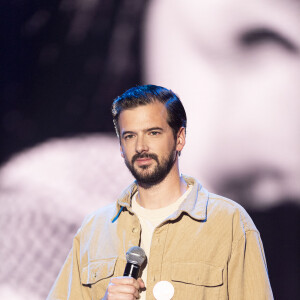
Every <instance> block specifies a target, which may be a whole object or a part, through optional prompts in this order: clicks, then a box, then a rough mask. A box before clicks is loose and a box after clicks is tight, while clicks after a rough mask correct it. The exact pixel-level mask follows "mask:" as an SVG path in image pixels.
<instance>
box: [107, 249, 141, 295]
mask: <svg viewBox="0 0 300 300" xmlns="http://www.w3.org/2000/svg"><path fill="white" fill-rule="evenodd" d="M126 260H127V264H126V267H125V270H124V275H123V276H122V277H114V278H112V279H111V281H110V283H109V285H108V288H107V290H106V293H105V296H104V298H103V299H104V300H106V299H107V300H112V299H120V298H122V299H138V298H139V290H140V289H141V288H144V287H145V284H144V282H143V280H142V279H141V278H138V275H139V271H140V267H141V265H142V264H143V263H144V261H145V260H146V254H145V252H144V250H143V249H142V248H140V247H137V246H135V247H131V248H130V249H129V250H128V251H127V253H126Z"/></svg>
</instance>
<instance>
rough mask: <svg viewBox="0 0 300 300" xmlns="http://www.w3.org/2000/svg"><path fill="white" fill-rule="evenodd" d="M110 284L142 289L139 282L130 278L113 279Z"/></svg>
mask: <svg viewBox="0 0 300 300" xmlns="http://www.w3.org/2000/svg"><path fill="white" fill-rule="evenodd" d="M110 282H111V283H113V284H116V285H132V286H134V287H135V288H136V289H137V290H138V289H139V288H140V284H139V283H138V282H137V280H136V279H134V278H132V277H128V276H121V277H113V278H112V279H111V280H110Z"/></svg>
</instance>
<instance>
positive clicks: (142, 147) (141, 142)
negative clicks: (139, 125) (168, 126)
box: [135, 136, 149, 153]
mask: <svg viewBox="0 0 300 300" xmlns="http://www.w3.org/2000/svg"><path fill="white" fill-rule="evenodd" d="M135 150H136V152H137V153H143V152H147V151H148V150H149V147H148V144H147V141H146V138H145V137H144V136H139V137H138V138H137V139H136V147H135Z"/></svg>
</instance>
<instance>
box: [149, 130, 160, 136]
mask: <svg viewBox="0 0 300 300" xmlns="http://www.w3.org/2000/svg"><path fill="white" fill-rule="evenodd" d="M159 134H160V132H159V131H151V132H150V135H154V136H155V135H159Z"/></svg>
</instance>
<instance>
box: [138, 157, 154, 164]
mask: <svg viewBox="0 0 300 300" xmlns="http://www.w3.org/2000/svg"><path fill="white" fill-rule="evenodd" d="M135 161H136V162H137V163H138V164H139V165H147V164H149V163H150V162H151V161H152V158H151V157H143V158H138V159H136V160H135Z"/></svg>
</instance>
